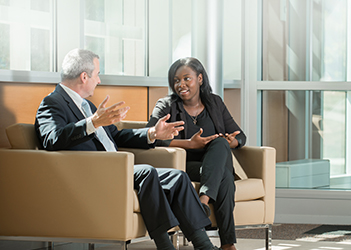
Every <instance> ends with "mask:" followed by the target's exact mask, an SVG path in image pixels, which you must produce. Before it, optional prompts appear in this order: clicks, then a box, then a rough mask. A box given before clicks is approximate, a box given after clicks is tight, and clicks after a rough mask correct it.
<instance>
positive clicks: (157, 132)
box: [148, 114, 184, 141]
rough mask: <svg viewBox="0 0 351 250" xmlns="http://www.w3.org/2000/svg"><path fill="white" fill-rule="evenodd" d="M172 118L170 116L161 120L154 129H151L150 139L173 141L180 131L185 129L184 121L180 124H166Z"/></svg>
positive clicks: (149, 132)
mask: <svg viewBox="0 0 351 250" xmlns="http://www.w3.org/2000/svg"><path fill="white" fill-rule="evenodd" d="M170 117H171V115H170V114H168V115H166V116H164V117H162V118H161V119H159V120H158V121H157V123H156V125H155V126H154V127H151V128H150V129H149V130H148V134H149V138H150V140H151V141H154V140H169V139H173V138H174V136H177V135H178V134H179V131H182V130H183V129H184V127H183V126H182V125H184V122H183V121H179V122H170V123H168V122H166V121H167V120H168V119H169V118H170Z"/></svg>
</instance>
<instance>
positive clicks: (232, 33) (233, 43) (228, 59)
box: [223, 0, 242, 80]
mask: <svg viewBox="0 0 351 250" xmlns="http://www.w3.org/2000/svg"><path fill="white" fill-rule="evenodd" d="M223 6H224V10H223V79H230V80H233V79H235V80H240V79H241V51H242V48H241V12H242V11H241V0H224V3H223Z"/></svg>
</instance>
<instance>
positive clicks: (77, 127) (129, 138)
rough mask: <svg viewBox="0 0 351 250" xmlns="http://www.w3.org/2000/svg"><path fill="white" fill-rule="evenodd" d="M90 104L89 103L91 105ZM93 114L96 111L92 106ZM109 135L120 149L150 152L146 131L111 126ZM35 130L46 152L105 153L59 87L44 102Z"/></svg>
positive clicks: (38, 114) (36, 120)
mask: <svg viewBox="0 0 351 250" xmlns="http://www.w3.org/2000/svg"><path fill="white" fill-rule="evenodd" d="M88 102H89V101H88ZM89 105H90V108H91V111H92V113H94V112H95V111H96V107H95V106H94V104H92V103H91V102H89ZM104 129H105V131H106V133H107V135H108V136H109V137H110V139H111V140H112V141H114V142H115V147H116V149H117V145H118V146H120V147H136V148H150V147H154V145H153V144H151V145H150V144H148V142H147V128H145V129H122V130H120V131H119V130H118V129H117V127H116V126H114V125H110V126H106V127H104ZM35 130H36V133H37V135H38V138H39V140H40V141H41V143H42V145H43V147H44V149H46V150H83V151H97V150H99V151H103V150H105V149H104V147H103V146H102V144H101V143H100V141H99V140H98V139H97V137H96V135H95V133H92V134H90V135H88V134H87V133H86V120H85V117H84V115H83V114H82V113H81V111H80V110H79V109H78V107H77V106H76V104H75V103H74V102H73V100H72V99H71V98H70V97H69V95H68V94H67V93H66V91H65V90H64V89H63V88H62V87H61V86H60V85H57V87H56V89H55V91H54V92H52V93H51V94H49V95H48V96H47V97H45V98H44V99H43V101H42V102H41V104H40V106H39V108H38V111H37V115H36V119H35Z"/></svg>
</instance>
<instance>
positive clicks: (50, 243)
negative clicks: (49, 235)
mask: <svg viewBox="0 0 351 250" xmlns="http://www.w3.org/2000/svg"><path fill="white" fill-rule="evenodd" d="M48 249H49V250H54V242H52V241H50V242H48Z"/></svg>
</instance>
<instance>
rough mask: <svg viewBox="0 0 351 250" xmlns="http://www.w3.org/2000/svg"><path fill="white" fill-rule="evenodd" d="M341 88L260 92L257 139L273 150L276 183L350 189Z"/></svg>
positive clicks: (350, 177) (343, 100)
mask: <svg viewBox="0 0 351 250" xmlns="http://www.w3.org/2000/svg"><path fill="white" fill-rule="evenodd" d="M347 103H348V100H347V94H346V92H344V91H263V94H262V107H263V109H262V111H263V113H262V144H263V145H268V146H272V147H274V148H276V150H277V169H276V171H277V187H278V188H279V187H280V188H317V189H350V188H351V176H350V174H351V173H350V171H349V169H350V167H348V166H347V157H349V156H348V155H347V154H346V147H347V144H346V138H347V136H348V134H347V133H348V132H347V130H346V128H347V119H346V114H347V105H346V104H347Z"/></svg>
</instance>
